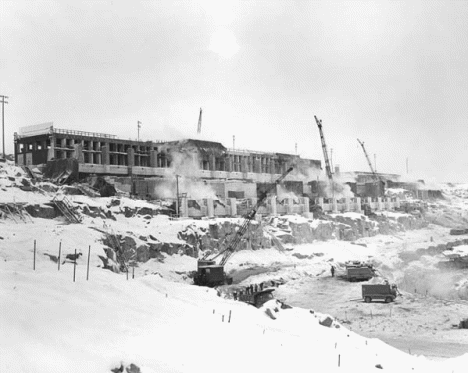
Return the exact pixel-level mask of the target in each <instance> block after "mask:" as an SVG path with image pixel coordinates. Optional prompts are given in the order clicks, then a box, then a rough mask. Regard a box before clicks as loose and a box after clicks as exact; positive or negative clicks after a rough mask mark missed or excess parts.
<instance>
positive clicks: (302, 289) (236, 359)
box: [0, 164, 468, 373]
mask: <svg viewBox="0 0 468 373" xmlns="http://www.w3.org/2000/svg"><path fill="white" fill-rule="evenodd" d="M0 170H1V172H0V185H1V191H0V201H1V203H8V204H11V203H17V204H18V203H21V202H24V203H25V204H30V205H31V204H32V205H36V206H38V207H37V208H36V209H39V208H40V209H43V210H44V211H48V214H49V215H48V217H49V218H44V217H32V218H31V219H29V218H28V219H25V221H23V220H21V219H20V218H19V216H17V219H16V220H13V219H12V218H11V217H9V216H6V215H5V216H4V217H3V218H2V219H0V259H1V260H0V276H1V281H0V294H1V296H2V302H1V303H0V308H1V309H0V327H1V330H2V333H1V336H0V354H1V356H2V367H3V368H4V369H5V370H6V371H12V372H54V371H57V372H84V371H86V372H111V370H114V371H117V370H116V369H119V368H120V367H122V369H123V370H124V371H127V372H132V373H135V372H138V371H139V372H142V373H148V372H199V371H200V372H201V371H203V372H215V371H216V372H218V371H219V370H220V369H222V370H223V371H226V372H239V371H247V372H263V371H269V372H284V371H293V372H310V371H326V372H333V371H340V372H341V371H344V372H355V371H358V370H359V371H362V372H368V371H369V372H375V371H376V369H379V368H382V369H383V370H384V371H388V372H397V371H398V372H430V371H433V372H464V371H465V370H466V364H467V363H468V354H464V355H463V353H464V352H465V353H466V352H468V348H466V345H463V344H462V343H463V341H466V340H467V336H468V334H467V332H468V331H467V330H458V329H456V330H451V329H450V325H451V324H453V323H454V322H456V321H458V320H459V318H460V317H461V316H462V315H463V314H464V313H465V314H468V309H467V308H466V306H464V305H463V303H462V302H461V301H459V299H460V298H464V294H465V293H464V292H463V289H464V288H465V287H464V286H465V284H463V283H462V282H460V281H459V282H452V280H450V281H449V283H448V285H450V286H451V287H453V289H457V291H458V292H457V295H458V298H457V297H456V296H455V295H454V294H450V298H452V299H453V300H452V301H451V302H448V301H443V300H437V301H435V299H436V298H443V297H448V295H447V294H441V293H437V288H436V287H434V289H432V288H430V287H429V286H428V285H429V284H430V283H433V279H427V281H426V282H424V281H420V282H419V283H418V284H419V285H418V287H419V289H418V290H419V293H423V294H424V299H423V301H421V298H423V297H422V294H421V296H420V295H415V294H413V292H412V290H411V287H412V286H413V285H414V283H415V281H410V280H411V278H413V277H414V276H413V277H411V276H410V275H411V274H414V273H416V274H417V273H422V272H418V271H417V270H418V269H419V268H423V269H428V268H429V267H431V268H432V265H433V264H434V263H433V261H435V260H433V259H434V258H436V257H437V255H439V254H437V253H435V254H434V255H420V256H418V257H417V260H416V261H414V260H412V261H409V260H403V259H402V257H404V256H399V254H401V253H407V252H417V250H418V249H421V248H424V249H427V248H428V247H430V246H434V245H442V244H444V245H446V244H447V243H450V242H452V241H454V240H455V238H456V237H453V236H450V235H449V228H447V227H442V226H440V225H433V224H430V225H429V226H427V227H425V228H422V229H420V230H414V231H413V230H412V231H410V230H407V229H406V228H405V224H406V223H405V222H406V221H407V219H410V217H407V216H404V215H405V214H394V215H392V214H387V215H389V216H386V217H381V218H379V219H380V222H379V221H378V220H377V221H369V220H368V218H366V217H363V216H356V215H357V214H356V215H343V216H342V215H340V216H331V217H329V219H328V220H324V221H317V220H314V221H309V220H307V219H303V218H300V217H296V216H286V217H282V218H280V219H277V220H272V221H269V222H266V223H265V224H264V226H265V229H267V230H268V231H269V232H270V233H268V234H263V233H262V234H260V233H258V240H260V241H259V242H264V243H265V245H266V243H267V240H266V239H265V238H264V237H265V236H267V237H268V236H269V235H270V234H273V235H276V236H277V237H279V238H280V239H281V240H282V242H283V249H281V250H280V249H278V248H275V247H269V248H265V249H260V250H254V251H251V250H242V251H240V252H238V253H236V255H234V256H233V257H232V259H231V260H230V262H229V263H228V266H227V270H228V271H229V272H230V273H231V274H233V275H234V277H235V279H236V281H235V282H236V283H235V285H234V286H232V287H223V288H220V289H218V291H216V290H215V289H208V288H204V287H197V286H194V285H192V284H191V283H192V280H191V278H190V273H191V272H192V271H193V270H194V269H195V268H196V258H195V257H194V256H196V254H197V250H200V246H197V245H196V244H195V243H193V244H192V243H191V241H190V237H192V234H188V233H187V232H188V231H190V232H197V234H198V235H199V236H200V240H201V242H203V243H206V244H207V245H208V246H209V247H211V246H210V245H214V243H215V241H217V240H220V239H221V238H220V237H221V236H223V234H228V233H229V230H230V229H231V228H229V224H235V221H231V220H230V219H216V221H208V220H171V219H170V218H169V217H168V216H166V215H163V214H158V213H157V212H155V211H156V210H158V209H159V208H163V207H158V206H155V205H153V204H148V203H147V202H143V201H137V200H130V199H127V198H124V197H122V198H118V200H119V202H118V204H116V202H115V201H114V202H113V199H112V198H97V197H88V196H85V195H73V194H66V195H67V197H68V198H70V200H71V201H72V202H73V203H74V204H75V205H77V206H79V207H78V209H79V211H80V214H81V216H82V217H83V221H82V223H81V224H67V223H66V222H65V221H64V219H63V217H62V216H55V217H52V215H50V214H52V211H50V208H52V210H53V206H51V205H50V201H51V199H52V198H53V197H54V196H55V195H56V193H57V192H58V193H66V189H67V188H65V187H56V186H53V185H52V186H50V190H51V191H47V190H46V189H47V188H45V187H44V185H45V184H40V185H39V184H34V183H31V180H30V179H29V178H28V177H27V176H26V175H24V173H22V170H21V169H17V168H15V167H14V166H12V165H11V164H3V165H2V164H0ZM23 180H25V181H23ZM28 182H29V183H30V185H29V187H28V188H25V186H27V185H25V184H27V183H28ZM39 188H40V190H39ZM52 190H53V191H52ZM452 198H453V199H452ZM460 198H462V197H457V196H455V195H453V196H451V197H450V198H447V200H445V201H442V202H437V203H434V206H433V207H431V209H433V211H432V213H433V214H436V213H437V211H442V210H444V209H445V210H447V212H446V215H449V212H450V211H454V209H453V206H455V207H456V208H459V206H460V205H461V200H460ZM41 206H42V207H41ZM88 210H89V211H88ZM28 211H29V210H28ZM44 211H41V212H38V214H44ZM54 211H55V210H54ZM109 211H110V212H109ZM455 211H456V210H455ZM54 214H55V212H54ZM450 214H452V213H451V212H450ZM43 216H44V215H43ZM398 219H400V222H398ZM234 220H235V219H234ZM215 226H216V227H217V228H216V229H214V227H215ZM345 226H346V227H345ZM362 226H368V227H369V228H370V229H369V230H368V232H371V233H368V236H367V237H358V236H357V235H358V232H359V230H360V227H362ZM220 227H221V228H220ZM223 227H224V228H223ZM340 227H341V228H340ZM340 229H342V231H346V232H348V233H347V234H348V235H349V237H353V239H352V240H348V241H345V240H338V239H337V235H338V232H340ZM214 230H216V232H217V234H218V235H217V236H216V235H215V234H214ZM383 231H386V232H387V233H389V235H385V236H384V235H382V234H381V233H380V232H383ZM181 232H186V233H187V234H181ZM219 232H224V233H219ZM372 232H373V233H372ZM109 234H111V235H114V236H117V237H119V239H121V240H122V242H123V247H124V248H125V250H128V252H131V253H133V254H134V255H136V256H138V257H139V259H140V260H138V263H137V266H136V267H135V272H134V278H132V277H133V273H132V271H130V272H129V273H125V272H120V273H115V272H113V271H111V270H109V269H104V264H105V262H106V261H107V262H108V261H109V260H111V255H109V248H110V246H109V241H108V240H109ZM340 235H341V233H340ZM353 235H354V236H353ZM197 237H198V236H197ZM216 237H217V238H216ZM300 237H302V241H301V240H300ZM465 237H467V236H463V237H461V239H464V238H465ZM342 238H345V236H342ZM262 240H264V241H262ZM308 241H311V242H308ZM34 245H36V261H35V264H34ZM273 246H274V245H273ZM59 247H60V248H61V260H60V270H58V269H59V266H58V264H59V263H58V262H57V261H58V258H57V257H58V254H59ZM75 250H77V252H78V253H80V252H81V253H82V254H83V255H82V256H81V257H80V258H79V259H78V261H77V266H76V274H75V281H73V274H74V265H73V263H71V262H70V261H68V262H65V263H63V264H62V262H63V258H64V257H65V256H66V255H67V254H73V253H74V252H75ZM88 250H90V253H91V255H90V258H89V260H90V267H89V280H87V279H86V277H87V261H88ZM419 253H420V254H421V252H419ZM422 254H429V253H426V252H424V253H422ZM103 258H104V259H103ZM437 258H438V257H437ZM347 260H366V261H369V260H370V261H373V262H374V263H375V265H376V266H378V267H379V268H380V271H381V273H382V277H386V278H389V279H391V280H392V281H395V282H397V283H398V284H399V285H400V288H401V289H402V292H403V294H404V296H403V297H402V298H398V299H397V301H396V302H395V304H394V305H391V306H390V307H392V308H391V309H392V310H393V314H392V316H391V317H392V322H390V321H389V317H390V316H388V317H385V318H384V316H386V315H387V313H388V312H389V308H387V306H388V305H385V304H371V305H369V304H364V303H362V300H361V301H359V302H357V301H353V302H351V303H350V300H351V299H355V298H359V297H360V294H359V284H351V283H344V282H342V281H338V280H336V281H335V279H331V278H330V275H329V268H330V263H336V265H337V267H340V266H341V265H342V263H344V262H345V261H347ZM431 260H432V261H431ZM34 266H35V269H34V268H33V267H34ZM434 268H435V267H434ZM412 271H413V272H412ZM434 275H436V273H434ZM416 278H417V279H421V278H422V277H421V276H416ZM405 279H406V280H405ZM271 280H274V281H275V282H276V283H281V284H282V285H280V286H279V287H278V288H277V289H276V292H275V293H277V298H278V299H280V300H282V302H283V303H284V304H289V305H290V306H293V307H292V308H289V307H285V306H284V305H283V306H282V304H281V303H280V302H278V301H274V300H273V301H270V302H269V303H267V304H266V305H265V306H264V307H263V308H261V309H256V308H254V307H252V306H249V305H247V304H245V303H242V302H239V301H234V300H233V298H232V292H233V291H234V290H235V289H240V288H242V287H245V286H247V285H249V284H259V283H261V282H265V283H266V282H267V281H271ZM405 281H406V285H405ZM427 289H430V292H428V294H426V293H425V290H427ZM431 292H432V293H433V294H431ZM455 298H457V299H455ZM465 299H466V298H465ZM455 300H456V301H455ZM428 309H430V312H429V311H428ZM345 310H346V313H345ZM370 310H373V316H372V318H371V319H370V320H369V317H368V316H367V315H369V313H370V312H369V311H370ZM443 313H447V314H448V316H447V317H448V318H449V320H445V319H443V320H442V321H443V322H444V323H443V324H442V321H441V320H440V317H441V315H442V314H443ZM328 315H329V316H328ZM409 315H413V316H412V317H409ZM364 316H366V317H364ZM359 317H363V318H362V320H361V321H360V322H358V321H357V320H359ZM393 320H394V321H393ZM405 321H406V323H405ZM321 323H322V324H325V325H321ZM418 324H421V325H422V326H421V327H419V328H418V327H417V325H418ZM430 324H432V325H433V326H434V327H436V328H435V330H434V328H433V329H431V330H429V328H428V325H430ZM437 325H443V327H440V328H439V327H437ZM369 326H370V327H371V328H372V329H373V331H370V329H371V328H369ZM392 328H393V329H394V330H393V331H392V330H390V331H391V333H390V334H389V333H385V331H389V329H392ZM441 329H444V330H441ZM408 331H411V333H407V332H408ZM432 332H435V333H434V334H433V333H432ZM373 333H374V334H373ZM413 333H414V334H416V333H420V335H421V336H423V337H424V338H426V339H427V338H429V336H430V335H437V336H441V337H440V338H435V337H434V338H433V340H432V342H433V343H434V349H433V351H434V352H435V353H433V354H427V353H426V355H431V359H428V358H426V357H423V356H415V354H419V353H420V352H427V351H428V350H427V348H426V347H425V346H423V347H424V348H420V347H417V348H416V349H415V348H413V349H412V351H408V352H411V354H409V353H406V350H407V348H406V346H403V347H401V350H403V351H401V350H398V349H396V348H393V347H391V346H389V345H388V344H386V343H384V342H382V341H381V340H379V339H377V338H375V337H378V338H382V339H385V338H388V339H391V337H392V338H394V339H397V340H401V339H404V338H401V337H402V334H403V336H404V337H406V338H409V337H410V335H409V334H413ZM360 334H362V335H366V336H365V337H363V336H361V335H360ZM444 341H445V342H447V343H446V344H445V345H443V342H444ZM387 342H388V343H390V340H389V341H387ZM435 342H440V343H442V345H443V346H445V347H444V348H450V346H452V349H454V347H453V346H454V345H458V346H462V347H459V348H458V350H457V351H456V353H451V354H450V353H445V352H444V351H442V347H441V346H439V345H437V344H436V343H435ZM395 344H396V343H395ZM447 346H448V347H447ZM463 346H464V347H463ZM397 347H398V346H397ZM452 356H458V357H455V358H450V359H445V358H444V357H452ZM132 364H134V365H132Z"/></svg>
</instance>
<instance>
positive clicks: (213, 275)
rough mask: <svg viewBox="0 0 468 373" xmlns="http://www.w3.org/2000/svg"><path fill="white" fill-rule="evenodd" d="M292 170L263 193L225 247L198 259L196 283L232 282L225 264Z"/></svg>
mask: <svg viewBox="0 0 468 373" xmlns="http://www.w3.org/2000/svg"><path fill="white" fill-rule="evenodd" d="M292 170H293V167H290V168H289V169H288V170H287V171H286V172H285V173H284V174H283V175H281V177H280V178H278V180H276V182H275V184H274V185H272V186H271V187H270V188H268V189H267V190H266V191H264V192H263V193H262V195H261V197H260V198H259V199H258V201H257V203H256V204H255V206H254V207H253V208H252V209H251V210H250V211H249V212H248V213H247V214H246V215H245V216H244V222H243V224H242V225H241V226H240V227H239V229H238V230H237V232H236V234H235V235H234V236H233V237H232V239H231V240H230V241H229V243H228V244H227V246H226V248H225V249H223V250H221V251H219V252H218V253H216V254H208V255H205V256H203V258H201V259H199V260H198V266H197V267H198V268H197V272H196V274H195V276H194V281H193V282H194V284H195V285H199V286H208V287H215V286H220V285H225V284H227V285H230V284H232V277H229V276H227V274H226V272H225V271H224V266H225V265H226V263H227V262H228V260H229V259H230V258H231V256H232V255H233V254H234V252H235V251H236V249H237V247H238V246H239V243H240V242H241V239H242V237H243V236H244V234H245V232H247V229H248V228H249V226H250V223H251V222H252V219H253V218H254V217H255V214H256V213H257V210H258V208H259V207H260V206H261V205H262V204H263V202H264V201H265V199H266V198H267V196H268V193H270V192H272V191H273V189H275V188H276V186H277V185H278V184H280V183H281V182H282V181H283V179H284V178H285V177H286V176H287V175H288V174H289V173H290V172H291V171H292ZM219 258H220V259H219Z"/></svg>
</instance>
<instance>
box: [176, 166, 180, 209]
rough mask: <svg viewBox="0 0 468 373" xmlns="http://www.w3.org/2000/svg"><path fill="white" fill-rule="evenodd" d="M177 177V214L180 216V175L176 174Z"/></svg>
mask: <svg viewBox="0 0 468 373" xmlns="http://www.w3.org/2000/svg"><path fill="white" fill-rule="evenodd" d="M175 177H176V193H177V198H176V215H177V217H179V215H180V214H179V177H180V175H175Z"/></svg>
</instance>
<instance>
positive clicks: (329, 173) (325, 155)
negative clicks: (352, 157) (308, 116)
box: [314, 115, 333, 181]
mask: <svg viewBox="0 0 468 373" xmlns="http://www.w3.org/2000/svg"><path fill="white" fill-rule="evenodd" d="M314 118H315V121H316V122H317V126H318V128H319V132H320V140H321V141H322V150H323V158H324V160H325V171H326V173H327V177H328V180H330V181H333V174H332V171H331V167H330V160H329V159H328V151H327V144H326V143H325V137H324V136H323V130H322V120H321V119H320V120H319V119H318V118H317V116H316V115H314Z"/></svg>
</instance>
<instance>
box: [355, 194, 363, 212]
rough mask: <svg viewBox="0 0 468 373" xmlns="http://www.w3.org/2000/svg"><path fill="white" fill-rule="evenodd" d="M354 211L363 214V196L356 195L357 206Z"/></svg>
mask: <svg viewBox="0 0 468 373" xmlns="http://www.w3.org/2000/svg"><path fill="white" fill-rule="evenodd" d="M354 211H356V212H358V213H360V214H362V210H361V197H356V208H355V209H354Z"/></svg>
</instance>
